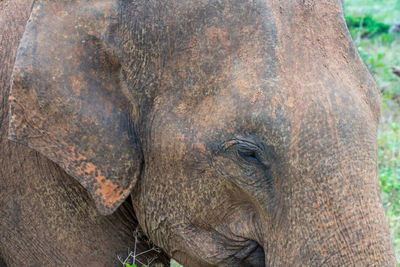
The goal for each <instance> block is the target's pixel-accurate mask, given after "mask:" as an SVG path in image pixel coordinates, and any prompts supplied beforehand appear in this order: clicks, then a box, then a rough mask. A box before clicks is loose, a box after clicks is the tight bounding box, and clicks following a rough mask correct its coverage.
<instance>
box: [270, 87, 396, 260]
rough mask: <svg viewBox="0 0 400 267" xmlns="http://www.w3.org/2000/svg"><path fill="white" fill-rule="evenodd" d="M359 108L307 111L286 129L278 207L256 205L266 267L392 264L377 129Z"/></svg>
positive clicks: (369, 116) (392, 251)
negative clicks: (287, 139)
mask: <svg viewBox="0 0 400 267" xmlns="http://www.w3.org/2000/svg"><path fill="white" fill-rule="evenodd" d="M337 91H338V90H337ZM343 95H345V94H343ZM327 98H329V97H327ZM331 100H332V99H331ZM336 100H337V99H336ZM342 100H343V99H342ZM332 101H334V100H332ZM328 102H329V101H328ZM361 105H365V103H361V102H358V101H355V102H354V103H353V104H352V105H343V106H342V105H336V108H329V107H328V108H327V107H325V108H324V107H323V105H321V106H320V108H318V107H314V108H310V109H308V110H307V111H303V113H302V114H301V115H300V117H298V118H299V119H300V118H301V119H300V120H298V121H299V125H298V128H296V126H295V125H293V126H292V136H291V141H290V144H288V146H289V149H288V151H290V152H289V153H288V155H287V160H286V162H285V163H284V165H286V166H287V167H286V168H282V166H280V168H277V169H285V170H289V171H288V172H286V173H282V172H280V171H279V170H275V171H274V176H275V177H276V178H277V179H279V182H280V184H279V183H276V184H277V186H276V188H275V195H276V196H275V198H276V201H275V202H276V203H281V204H282V208H281V210H278V211H275V212H274V213H273V214H272V213H271V212H270V211H269V212H268V210H271V209H270V208H269V209H268V208H265V204H264V205H262V206H263V207H264V208H263V209H262V210H263V211H264V214H265V218H267V219H266V220H265V221H264V226H263V228H264V229H268V230H267V231H266V230H264V232H265V233H271V232H272V233H273V235H274V238H273V239H272V240H275V242H271V238H270V237H264V240H267V239H268V240H269V243H264V251H265V257H266V266H270V265H271V266H297V265H298V266H325V265H326V266H366V265H368V266H396V259H395V256H394V250H393V245H392V243H391V240H390V235H389V234H388V232H389V231H388V227H387V223H386V221H385V214H384V211H383V208H382V202H381V198H380V191H379V183H378V175H377V162H376V154H377V147H376V141H375V140H376V126H375V125H376V124H374V123H370V122H371V121H373V118H372V116H371V115H370V114H368V113H366V112H360V110H364V111H365V110H367V109H365V108H361ZM319 109H320V110H319ZM324 109H325V110H324ZM327 109H328V110H327ZM327 113H329V114H330V116H328V115H326V114H327ZM293 121H294V124H295V123H296V119H295V120H293ZM278 184H279V186H278ZM265 222H266V223H265ZM271 228H272V229H271ZM271 230H272V231H271ZM277 259H279V260H277Z"/></svg>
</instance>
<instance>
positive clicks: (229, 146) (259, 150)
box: [222, 139, 270, 169]
mask: <svg viewBox="0 0 400 267" xmlns="http://www.w3.org/2000/svg"><path fill="white" fill-rule="evenodd" d="M222 148H223V150H224V151H235V152H234V153H235V154H236V155H237V156H238V157H240V159H242V160H244V161H246V162H247V163H249V164H253V165H258V166H263V167H264V168H267V169H269V168H270V163H269V162H267V161H266V160H265V157H264V156H263V155H264V153H265V151H264V149H263V148H264V146H263V145H261V144H258V143H257V142H256V141H253V140H248V139H231V140H228V141H227V142H225V143H224V144H223V146H222Z"/></svg>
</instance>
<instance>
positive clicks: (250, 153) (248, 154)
mask: <svg viewBox="0 0 400 267" xmlns="http://www.w3.org/2000/svg"><path fill="white" fill-rule="evenodd" d="M237 153H238V155H239V156H240V157H242V158H243V159H244V160H246V161H248V162H250V163H255V164H263V163H262V161H261V160H260V158H259V156H258V155H257V152H256V151H254V150H240V149H238V151H237Z"/></svg>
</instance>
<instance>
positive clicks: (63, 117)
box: [9, 20, 143, 215]
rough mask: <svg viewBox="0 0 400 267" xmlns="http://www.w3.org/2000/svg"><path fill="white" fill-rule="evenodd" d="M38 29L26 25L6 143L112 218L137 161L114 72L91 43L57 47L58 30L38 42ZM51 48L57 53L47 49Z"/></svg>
mask: <svg viewBox="0 0 400 267" xmlns="http://www.w3.org/2000/svg"><path fill="white" fill-rule="evenodd" d="M32 21H33V22H34V20H32ZM33 22H31V23H33ZM53 24H54V23H53ZM44 25H52V24H51V23H48V24H46V23H44ZM46 27H47V26H46ZM37 28H38V27H36V26H35V27H31V25H30V24H29V25H27V30H26V31H25V34H24V37H23V39H22V41H21V43H20V47H19V51H18V53H17V58H16V62H15V66H14V70H13V80H12V85H11V92H10V97H9V100H10V117H9V118H10V122H9V139H11V140H14V141H17V142H20V143H23V144H25V145H27V146H29V147H31V148H33V149H35V150H37V151H38V152H40V153H41V154H43V155H45V156H46V157H48V158H49V159H50V160H52V161H54V162H55V163H57V164H58V165H59V166H61V167H62V168H63V169H64V170H65V171H66V172H67V173H68V174H69V175H71V176H72V177H74V178H76V179H77V180H78V181H79V182H80V183H81V184H82V185H83V186H84V187H85V188H86V189H87V190H88V191H89V192H90V194H91V195H92V197H93V199H94V201H95V204H96V207H97V209H98V210H99V212H100V213H101V214H103V215H108V214H111V213H112V212H113V211H114V210H115V209H116V208H117V207H118V206H119V205H120V204H121V203H122V202H123V201H124V200H125V199H126V198H127V197H128V196H129V195H130V193H131V191H132V189H133V188H134V186H135V184H136V182H137V180H138V178H139V175H140V171H141V167H142V162H143V160H142V153H141V149H140V147H139V145H138V141H137V140H138V139H137V138H136V136H135V133H134V131H133V124H132V123H131V121H130V118H131V114H130V110H132V109H133V107H132V106H131V103H130V102H129V101H127V99H126V97H125V96H124V95H123V93H122V92H121V91H122V90H121V88H120V87H121V82H120V78H119V77H120V76H119V73H120V72H119V66H118V64H114V63H113V61H112V59H110V58H108V55H107V54H106V53H105V52H104V51H103V50H102V49H98V47H99V43H98V42H96V40H92V41H87V42H86V43H85V44H82V42H80V39H78V38H76V39H77V40H78V41H76V42H75V43H74V42H73V40H74V39H72V40H67V41H68V45H63V44H62V43H61V44H60V41H58V40H64V39H65V38H63V37H62V32H61V30H52V31H47V32H50V33H51V34H53V35H57V34H60V35H61V36H47V35H45V36H41V35H40V32H38V31H36V29H37ZM43 32H45V31H43ZM36 38H37V39H42V40H50V41H43V42H33V41H32V40H35V39H36ZM51 40H53V41H51ZM57 42H58V43H57ZM56 45H59V46H61V47H63V48H60V47H59V48H56V49H55V48H53V47H49V46H56ZM99 53H104V54H99ZM97 59H99V61H95V60H97Z"/></svg>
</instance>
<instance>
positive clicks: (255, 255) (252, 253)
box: [232, 240, 265, 267]
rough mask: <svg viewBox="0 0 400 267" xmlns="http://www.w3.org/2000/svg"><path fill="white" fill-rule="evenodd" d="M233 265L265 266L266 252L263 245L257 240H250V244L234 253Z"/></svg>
mask: <svg viewBox="0 0 400 267" xmlns="http://www.w3.org/2000/svg"><path fill="white" fill-rule="evenodd" d="M233 261H234V262H235V264H232V265H233V266H251V267H263V266H265V254H264V249H263V247H262V246H261V245H260V244H258V243H257V242H256V241H253V240H249V245H248V246H246V247H244V248H243V249H241V250H240V251H238V252H237V253H236V254H235V255H234V260H233Z"/></svg>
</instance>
